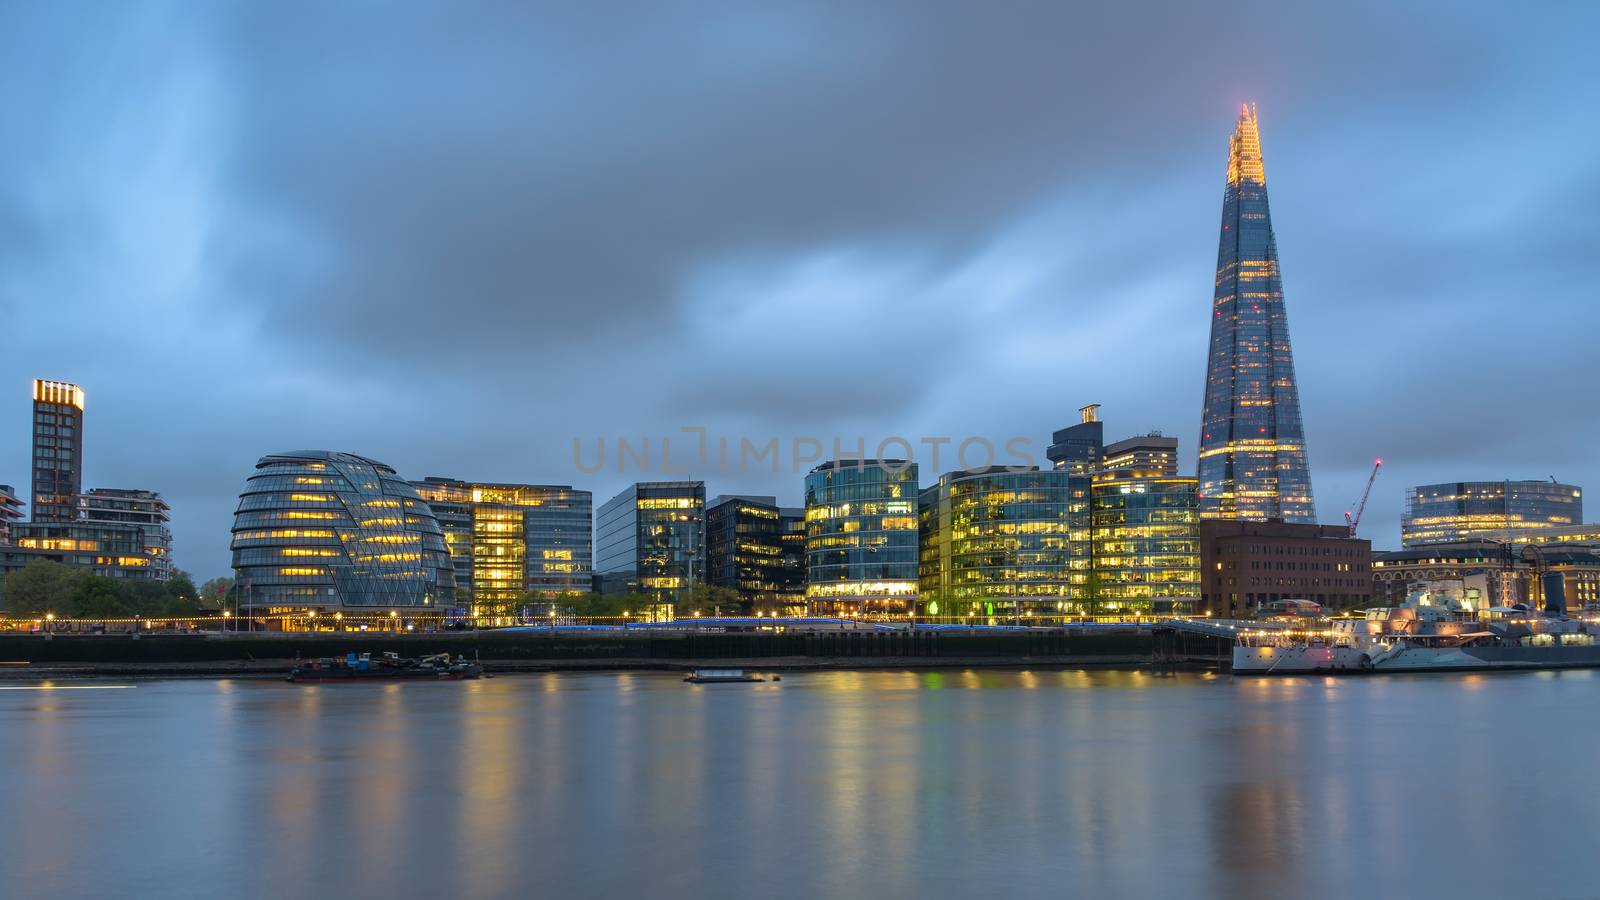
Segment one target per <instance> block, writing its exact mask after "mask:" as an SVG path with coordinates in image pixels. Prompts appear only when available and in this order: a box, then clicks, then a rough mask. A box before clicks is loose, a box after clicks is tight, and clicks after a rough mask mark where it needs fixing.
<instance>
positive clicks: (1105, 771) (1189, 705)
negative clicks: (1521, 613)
mask: <svg viewBox="0 0 1600 900" xmlns="http://www.w3.org/2000/svg"><path fill="white" fill-rule="evenodd" d="M1597 685H1600V677H1597V676H1596V674H1595V673H1591V672H1563V673H1545V674H1538V675H1531V674H1530V675H1494V676H1482V675H1469V676H1457V677H1451V676H1413V677H1385V678H1351V679H1324V678H1304V679H1238V680H1234V679H1230V678H1227V677H1216V676H1209V675H1179V676H1158V675H1154V674H1151V673H1145V672H1085V671H1050V670H1038V671H1002V670H986V671H940V672H828V673H797V674H792V675H787V676H785V677H784V679H783V681H782V682H780V683H767V684H758V685H705V686H696V685H685V684H683V683H682V682H681V681H680V680H679V678H678V677H677V676H672V675H656V674H623V675H547V676H529V677H514V678H498V679H494V680H490V681H483V682H475V683H466V684H407V685H307V686H295V685H286V684H281V683H275V682H258V681H234V682H229V681H217V682H207V681H173V682H147V683H141V684H139V685H138V686H137V687H136V688H134V689H128V690H118V691H32V692H7V693H0V760H4V766H3V767H0V796H4V797H5V798H6V804H5V813H4V815H3V816H0V852H3V854H4V858H5V859H6V864H5V866H4V871H3V876H0V895H5V896H68V897H93V896H106V895H108V894H122V895H151V896H153V895H162V896H169V897H211V896H248V897H263V898H265V897H283V896H299V895H309V894H312V893H316V894H324V895H344V896H373V895H388V896H396V897H409V896H420V895H427V896H452V897H454V896H460V897H507V896H533V895H539V896H549V897H586V896H593V897H602V896H606V897H610V896H625V895H629V894H635V895H649V896H653V897H669V898H670V897H685V898H687V897H742V896H750V895H761V896H772V897H809V896H826V895H831V896H867V895H870V896H872V897H874V898H895V897H928V896H961V897H969V896H985V895H993V894H1005V895H1008V896H1047V895H1048V896H1061V895H1063V894H1073V895H1093V896H1158V895H1171V894H1186V895H1199V896H1219V897H1222V896H1228V897H1233V896H1239V897H1282V896H1298V895H1306V894H1314V895H1318V896H1356V895H1379V896H1397V895H1408V894H1409V895H1439V894H1449V895H1454V896H1457V897H1471V896H1494V895H1506V896H1549V895H1571V896H1581V895H1583V894H1585V893H1588V892H1589V890H1588V885H1589V883H1590V882H1589V880H1588V879H1589V874H1588V871H1587V866H1586V865H1585V864H1584V863H1583V861H1582V857H1581V855H1578V856H1576V857H1574V855H1573V854H1568V853H1563V852H1559V848H1561V847H1565V846H1570V842H1571V841H1573V840H1575V839H1581V837H1582V836H1584V835H1588V834H1591V833H1593V832H1594V830H1595V828H1596V825H1597V824H1600V806H1597V804H1595V802H1594V799H1595V798H1594V796H1593V793H1594V792H1593V791H1592V789H1590V787H1589V780H1588V778H1587V776H1586V775H1585V771H1586V767H1585V766H1582V765H1576V766H1575V765H1574V764H1575V763H1582V761H1583V760H1584V759H1585V756H1584V754H1586V753H1587V748H1588V747H1589V746H1591V745H1592V744H1593V743H1594V742H1595V739H1596V738H1597V737H1600V734H1597V731H1600V726H1597V724H1596V722H1595V720H1594V718H1593V717H1592V716H1589V715H1587V714H1586V710H1588V709H1589V708H1591V706H1592V700H1591V695H1592V694H1593V692H1594V690H1595V688H1596V687H1597ZM1533 859H1537V860H1539V864H1538V865H1525V864H1521V863H1517V862H1515V861H1517V860H1524V861H1526V860H1533Z"/></svg>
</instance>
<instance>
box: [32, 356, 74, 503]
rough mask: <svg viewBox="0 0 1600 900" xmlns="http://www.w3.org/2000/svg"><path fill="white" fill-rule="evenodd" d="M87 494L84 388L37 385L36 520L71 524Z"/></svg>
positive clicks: (61, 383) (59, 383)
mask: <svg viewBox="0 0 1600 900" xmlns="http://www.w3.org/2000/svg"><path fill="white" fill-rule="evenodd" d="M82 492H83V388H80V387H78V386H77V385H75V384H68V383H67V382H65V381H35V382H34V383H33V516H32V518H33V521H35V522H71V521H72V520H74V519H76V518H77V516H78V495H79V494H80V493H82Z"/></svg>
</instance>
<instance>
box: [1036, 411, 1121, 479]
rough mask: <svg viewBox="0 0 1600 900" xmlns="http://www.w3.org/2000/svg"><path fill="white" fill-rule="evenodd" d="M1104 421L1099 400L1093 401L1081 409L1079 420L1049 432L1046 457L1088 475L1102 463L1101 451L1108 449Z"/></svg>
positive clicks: (1063, 467) (1066, 467)
mask: <svg viewBox="0 0 1600 900" xmlns="http://www.w3.org/2000/svg"><path fill="white" fill-rule="evenodd" d="M1105 427H1106V426H1105V423H1104V422H1101V421H1100V404H1098V403H1091V404H1089V405H1088V406H1085V407H1082V408H1081V409H1079V410H1078V424H1076V425H1070V426H1068V427H1066V428H1063V429H1061V430H1060V431H1057V432H1055V433H1054V434H1052V435H1051V436H1050V446H1049V447H1047V448H1046V449H1045V451H1044V455H1045V458H1046V459H1048V460H1050V462H1051V464H1052V465H1054V466H1055V467H1056V468H1057V469H1068V470H1070V471H1071V472H1072V473H1073V474H1074V475H1088V474H1090V473H1092V472H1094V471H1095V470H1096V469H1098V468H1099V467H1100V452H1101V451H1102V450H1103V449H1105V443H1106V433H1105Z"/></svg>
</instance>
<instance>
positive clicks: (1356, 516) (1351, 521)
mask: <svg viewBox="0 0 1600 900" xmlns="http://www.w3.org/2000/svg"><path fill="white" fill-rule="evenodd" d="M1381 468H1383V460H1382V459H1379V460H1376V461H1374V462H1373V464H1372V474H1371V475H1368V476H1367V489H1366V490H1364V491H1362V492H1361V502H1360V503H1357V504H1356V510H1355V512H1354V513H1351V512H1349V511H1346V512H1345V514H1344V521H1345V524H1346V525H1349V526H1350V536H1351V537H1355V536H1356V528H1357V527H1359V526H1360V525H1361V513H1362V512H1363V511H1364V510H1366V508H1367V497H1368V496H1369V495H1370V494H1371V493H1372V483H1373V482H1374V481H1377V480H1378V470H1379V469H1381Z"/></svg>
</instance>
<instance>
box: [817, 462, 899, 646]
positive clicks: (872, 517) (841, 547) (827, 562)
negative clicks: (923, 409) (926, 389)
mask: <svg viewBox="0 0 1600 900" xmlns="http://www.w3.org/2000/svg"><path fill="white" fill-rule="evenodd" d="M917 568H918V524H917V466H916V463H911V462H907V461H905V460H897V459H886V460H875V459H844V460H834V461H832V462H826V463H823V464H822V465H820V466H817V467H816V468H815V469H812V470H811V473H810V474H808V475H807V476H806V601H807V604H808V606H809V608H810V610H811V611H812V612H814V613H819V614H827V613H847V614H859V615H868V616H872V615H905V614H907V613H910V612H912V611H913V610H914V609H915V607H916V602H917V582H918V574H917Z"/></svg>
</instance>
